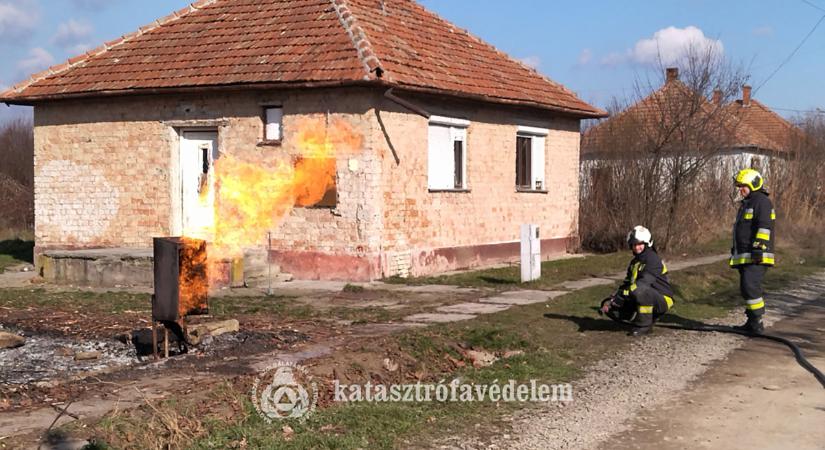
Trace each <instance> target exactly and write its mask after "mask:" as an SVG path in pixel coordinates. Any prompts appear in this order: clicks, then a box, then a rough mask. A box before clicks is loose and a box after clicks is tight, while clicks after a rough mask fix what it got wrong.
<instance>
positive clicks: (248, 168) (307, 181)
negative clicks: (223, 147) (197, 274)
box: [184, 119, 363, 280]
mask: <svg viewBox="0 0 825 450" xmlns="http://www.w3.org/2000/svg"><path fill="white" fill-rule="evenodd" d="M296 128H297V132H296V134H295V144H296V147H297V150H298V152H297V154H295V155H293V156H294V163H291V162H286V161H280V162H277V163H275V165H274V167H273V166H264V165H262V164H261V163H260V162H258V161H245V160H243V159H240V158H238V157H236V156H233V155H232V152H231V149H228V151H227V152H224V153H222V155H221V156H220V157H219V159H218V160H217V161H216V162H215V164H214V168H213V170H214V177H215V186H216V195H215V206H214V210H212V211H211V214H204V217H203V219H202V220H201V219H198V221H199V222H201V223H200V224H198V225H196V226H193V227H192V229H191V230H184V233H185V234H187V233H197V234H198V235H208V236H210V240H211V242H210V244H211V245H210V248H209V259H210V278H211V279H213V280H214V279H216V278H217V277H218V275H217V273H218V272H220V270H218V269H214V267H216V265H217V264H219V263H221V261H223V260H225V259H227V258H233V257H238V256H240V255H242V253H243V249H244V248H247V247H253V246H257V245H260V243H261V241H262V239H263V238H264V237H265V236H266V233H267V231H271V230H273V229H274V228H277V226H278V225H279V224H280V223H281V222H282V220H283V219H284V217H286V216H287V215H288V214H289V213H290V212H291V211H292V209H293V208H294V207H295V206H311V205H314V204H316V203H318V202H320V201H321V199H322V198H324V195H325V193H326V192H327V191H328V190H329V189H330V188H332V187H334V186H335V181H336V161H337V158H341V157H347V156H350V155H352V154H354V153H355V152H356V151H358V150H359V149H361V145H362V142H363V137H362V136H361V135H360V134H359V133H357V132H356V131H355V130H354V129H353V128H352V126H351V125H350V124H349V123H347V122H346V121H344V120H340V119H338V120H334V121H333V122H331V123H328V122H327V121H325V120H324V119H304V120H302V121H300V122H299V123H297V126H296ZM287 143H288V142H287ZM202 198H207V197H204V196H202ZM207 216H208V217H207ZM213 269H214V270H213Z"/></svg>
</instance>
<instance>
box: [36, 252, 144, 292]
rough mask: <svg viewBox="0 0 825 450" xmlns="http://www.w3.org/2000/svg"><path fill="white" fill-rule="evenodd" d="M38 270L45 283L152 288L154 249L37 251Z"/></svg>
mask: <svg viewBox="0 0 825 450" xmlns="http://www.w3.org/2000/svg"><path fill="white" fill-rule="evenodd" d="M35 269H36V270H37V272H38V273H39V274H40V276H42V277H43V279H44V280H46V281H48V282H51V283H57V284H74V285H78V286H92V287H112V288H116V287H152V286H153V279H154V275H153V268H152V249H151V248H146V249H144V248H106V249H83V250H48V249H40V250H39V251H36V256H35Z"/></svg>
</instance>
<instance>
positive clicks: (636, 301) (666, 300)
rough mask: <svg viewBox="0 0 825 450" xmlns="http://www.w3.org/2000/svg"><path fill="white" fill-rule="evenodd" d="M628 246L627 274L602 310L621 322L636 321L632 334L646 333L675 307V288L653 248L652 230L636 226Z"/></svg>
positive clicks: (628, 240) (630, 234) (631, 232)
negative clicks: (631, 257)
mask: <svg viewBox="0 0 825 450" xmlns="http://www.w3.org/2000/svg"><path fill="white" fill-rule="evenodd" d="M627 245H628V246H629V247H630V250H631V251H632V252H633V259H632V260H631V261H630V264H629V265H628V267H627V277H626V278H625V279H624V282H623V283H622V285H621V286H619V290H618V291H617V292H616V293H615V294H614V295H612V296H611V297H610V298H609V299H607V300H605V302H604V303H603V304H602V309H601V312H602V313H605V314H607V315H608V316H610V317H612V318H614V319H618V320H620V321H627V320H632V323H633V330H631V332H630V335H631V336H643V335H646V334H648V333H650V332H651V330H652V329H653V324H654V322H656V320H657V319H658V318H659V317H660V316H662V315H663V314H665V313H666V312H668V310H670V308H672V307H673V289H672V288H671V287H670V282H669V281H668V279H667V267H666V266H665V264H664V262H662V259H661V258H659V254H658V253H656V249H655V248H654V247H653V236H652V235H651V234H650V230H648V229H647V228H645V227H643V226H636V227H634V228H633V230H631V231H630V233H628V235H627ZM634 316H635V317H634Z"/></svg>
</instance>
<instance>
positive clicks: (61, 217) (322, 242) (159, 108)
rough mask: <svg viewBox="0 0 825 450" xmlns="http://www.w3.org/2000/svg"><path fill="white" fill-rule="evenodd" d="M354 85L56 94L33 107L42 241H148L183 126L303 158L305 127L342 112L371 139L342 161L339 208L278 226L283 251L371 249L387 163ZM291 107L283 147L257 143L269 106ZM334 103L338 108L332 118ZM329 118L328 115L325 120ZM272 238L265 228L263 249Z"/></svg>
mask: <svg viewBox="0 0 825 450" xmlns="http://www.w3.org/2000/svg"><path fill="white" fill-rule="evenodd" d="M366 101H367V97H366V96H365V95H364V94H363V92H361V91H360V90H358V89H353V90H340V89H339V90H335V91H325V90H318V91H313V92H310V93H305V92H303V93H297V92H294V91H292V92H288V91H278V92H264V91H260V92H245V93H231V94H209V95H185V96H184V95H179V96H146V97H130V98H120V99H106V100H84V101H64V102H52V103H49V104H44V105H38V106H37V107H36V108H35V180H36V189H35V191H36V192H35V209H36V225H35V234H36V241H37V246H38V249H40V250H43V249H49V248H92V247H149V246H150V245H151V238H152V237H153V236H158V235H167V234H169V233H171V232H172V230H173V229H174V227H173V224H172V217H171V210H172V198H173V197H172V189H173V184H174V183H173V178H174V177H175V176H176V175H175V174H174V173H172V172H173V171H174V170H176V169H175V164H174V162H173V158H175V157H176V155H177V153H176V152H177V146H178V145H179V139H180V137H179V130H181V129H183V128H190V129H191V128H203V127H207V128H214V129H217V130H218V132H219V138H218V145H219V149H220V151H221V153H222V154H227V153H229V154H233V155H235V156H239V157H241V158H243V159H244V160H247V161H256V162H258V163H259V164H261V165H263V166H272V165H274V164H276V163H277V162H278V161H280V160H285V159H286V160H288V159H290V158H291V155H295V154H297V150H296V146H295V134H296V133H297V131H298V129H297V128H298V124H299V123H303V122H302V121H303V120H306V119H310V118H322V119H325V120H326V119H329V120H336V119H339V118H340V119H344V120H346V121H347V122H348V123H349V124H350V125H351V126H352V127H353V128H354V129H355V130H356V132H357V133H359V134H362V135H363V136H364V140H363V145H362V147H363V148H361V149H357V150H356V151H355V152H354V153H353V154H352V155H349V156H348V157H347V158H345V159H341V160H339V161H338V169H337V171H338V183H337V187H338V195H339V203H338V206H337V208H335V209H323V208H318V209H313V208H298V209H295V210H294V211H293V212H292V213H291V214H290V215H289V216H288V217H287V218H286V219H285V220H284V222H283V223H282V224H280V226H279V227H277V229H276V230H274V234H273V243H274V247H275V248H276V249H283V250H285V251H315V252H320V253H327V254H358V255H360V256H362V257H364V256H366V255H373V257H374V258H377V251H378V247H379V243H378V236H377V234H376V232H375V229H376V228H377V226H378V212H377V209H376V207H373V206H371V205H377V201H376V200H377V195H376V194H375V187H376V186H377V184H378V179H379V173H378V171H379V170H380V165H379V163H378V161H377V160H376V158H374V156H372V154H371V153H370V152H369V151H368V150H367V149H369V148H370V147H371V143H370V139H371V136H372V133H371V128H370V127H371V126H372V123H371V122H370V121H368V120H364V117H366V116H365V115H364V111H366V109H367V105H366V103H365V102H366ZM274 103H279V104H282V105H283V108H284V119H283V121H284V127H283V129H284V139H283V143H282V145H267V146H261V145H258V144H259V142H260V141H261V140H262V137H263V128H264V124H263V120H262V113H263V104H274ZM328 111H331V112H332V113H330V114H328ZM327 115H328V117H327ZM264 244H265V235H264V234H263V233H262V236H261V245H262V246H263V245H264Z"/></svg>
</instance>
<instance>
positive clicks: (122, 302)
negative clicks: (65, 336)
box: [0, 288, 152, 314]
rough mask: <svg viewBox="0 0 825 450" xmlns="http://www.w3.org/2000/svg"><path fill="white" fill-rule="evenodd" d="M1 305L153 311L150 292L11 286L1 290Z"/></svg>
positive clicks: (25, 307)
mask: <svg viewBox="0 0 825 450" xmlns="http://www.w3.org/2000/svg"><path fill="white" fill-rule="evenodd" d="M0 306H4V307H8V308H14V309H27V308H32V307H36V308H44V309H50V310H59V311H83V312H84V313H86V312H94V313H106V314H119V313H123V312H125V311H149V310H151V308H152V303H151V297H150V296H149V294H139V293H129V292H90V291H51V290H47V289H42V288H37V289H22V288H11V289H0Z"/></svg>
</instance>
